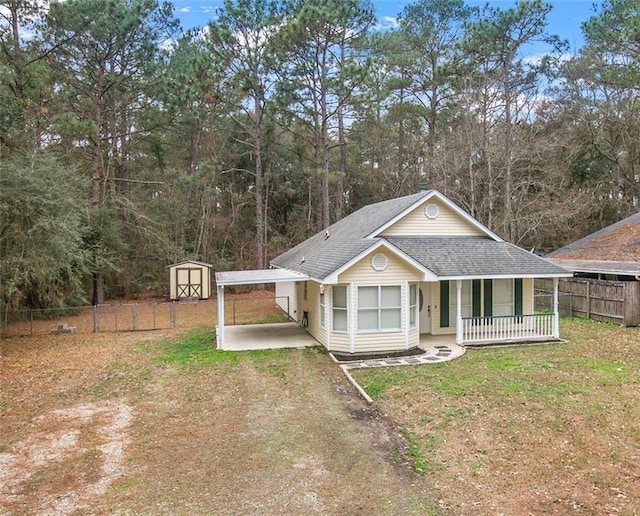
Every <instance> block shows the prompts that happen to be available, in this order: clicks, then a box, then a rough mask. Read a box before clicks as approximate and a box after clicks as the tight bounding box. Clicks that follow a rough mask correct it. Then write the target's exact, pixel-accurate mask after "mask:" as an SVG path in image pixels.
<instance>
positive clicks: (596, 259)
mask: <svg viewBox="0 0 640 516" xmlns="http://www.w3.org/2000/svg"><path fill="white" fill-rule="evenodd" d="M548 259H549V260H550V261H551V262H553V263H555V264H557V265H560V266H562V267H565V268H567V269H569V270H571V271H573V273H574V278H573V279H565V280H563V281H562V282H561V284H560V291H561V292H562V293H566V294H569V295H570V296H571V298H572V299H571V305H570V308H569V311H570V312H571V314H572V315H576V316H583V317H587V318H590V319H594V320H597V321H603V322H612V323H616V324H622V325H624V326H637V325H638V324H640V213H636V214H635V215H631V216H630V217H627V218H625V219H623V220H620V221H619V222H616V223H615V224H611V225H610V226H607V227H605V228H603V229H600V230H598V231H596V232H594V233H591V234H590V235H587V236H585V237H584V238H581V239H580V240H577V241H575V242H572V243H570V244H568V245H566V246H564V247H562V248H560V249H558V250H556V251H554V252H553V253H550V254H549V255H548Z"/></svg>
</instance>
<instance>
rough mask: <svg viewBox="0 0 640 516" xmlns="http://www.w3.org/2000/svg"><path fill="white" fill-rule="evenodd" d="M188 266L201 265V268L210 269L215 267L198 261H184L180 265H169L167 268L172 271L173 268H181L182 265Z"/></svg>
mask: <svg viewBox="0 0 640 516" xmlns="http://www.w3.org/2000/svg"><path fill="white" fill-rule="evenodd" d="M187 264H191V265H199V266H200V267H208V268H211V267H213V265H211V264H210V263H204V262H197V261H196V260H183V261H181V262H178V263H172V264H171V265H167V266H166V267H165V268H166V269H170V268H171V267H179V266H180V265H187Z"/></svg>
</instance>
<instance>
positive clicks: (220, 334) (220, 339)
mask: <svg viewBox="0 0 640 516" xmlns="http://www.w3.org/2000/svg"><path fill="white" fill-rule="evenodd" d="M217 289H218V328H217V331H216V343H217V348H218V349H224V285H218V286H217Z"/></svg>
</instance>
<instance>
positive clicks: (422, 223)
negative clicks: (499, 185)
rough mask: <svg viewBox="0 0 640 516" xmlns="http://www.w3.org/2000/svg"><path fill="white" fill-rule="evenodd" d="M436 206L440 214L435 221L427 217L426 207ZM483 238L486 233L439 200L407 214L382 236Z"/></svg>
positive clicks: (427, 203)
mask: <svg viewBox="0 0 640 516" xmlns="http://www.w3.org/2000/svg"><path fill="white" fill-rule="evenodd" d="M429 204H435V205H437V206H438V208H439V210H440V214H439V215H438V217H437V218H435V219H429V218H427V216H426V215H425V212H424V210H425V207H426V206H427V205H429ZM417 235H422V236H448V235H456V236H482V235H484V233H483V232H482V231H480V230H479V229H478V228H476V227H475V226H474V225H473V224H471V222H469V221H468V220H465V219H464V218H463V217H461V216H460V215H458V214H457V213H456V212H455V211H453V210H452V209H451V208H449V207H448V206H446V205H445V204H443V203H442V202H440V201H438V200H430V201H427V202H426V203H425V204H421V205H420V206H418V207H417V208H415V209H414V210H413V211H411V212H409V213H407V215H405V216H404V217H403V218H402V219H400V220H399V221H397V222H396V223H395V224H393V225H392V226H390V227H388V228H387V229H385V230H384V231H383V232H382V233H381V234H380V236H417Z"/></svg>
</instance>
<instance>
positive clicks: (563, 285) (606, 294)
mask: <svg viewBox="0 0 640 516" xmlns="http://www.w3.org/2000/svg"><path fill="white" fill-rule="evenodd" d="M536 287H537V288H536V310H545V309H550V308H551V306H552V304H553V292H552V289H553V284H552V283H551V281H550V280H538V281H537V282H536ZM558 302H559V310H560V313H561V314H562V315H569V316H572V317H582V318H586V319H591V320H593V321H600V322H609V323H613V324H620V325H622V326H638V325H640V281H610V280H597V279H590V278H566V279H565V278H562V279H561V280H560V283H559V292H558Z"/></svg>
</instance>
